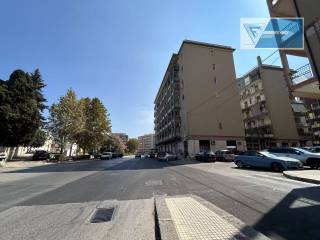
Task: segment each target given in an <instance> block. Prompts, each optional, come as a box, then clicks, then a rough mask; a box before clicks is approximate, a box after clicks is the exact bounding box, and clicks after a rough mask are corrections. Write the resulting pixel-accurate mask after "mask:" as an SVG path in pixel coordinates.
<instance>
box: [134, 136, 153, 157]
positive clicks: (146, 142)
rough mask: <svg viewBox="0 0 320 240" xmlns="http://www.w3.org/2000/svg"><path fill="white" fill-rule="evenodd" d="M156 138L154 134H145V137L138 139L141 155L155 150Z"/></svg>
mask: <svg viewBox="0 0 320 240" xmlns="http://www.w3.org/2000/svg"><path fill="white" fill-rule="evenodd" d="M154 138H155V136H154V134H153V133H150V134H145V135H143V136H139V137H138V141H139V146H138V152H139V153H150V152H152V151H153V150H154V148H155V144H154V140H155V139H154Z"/></svg>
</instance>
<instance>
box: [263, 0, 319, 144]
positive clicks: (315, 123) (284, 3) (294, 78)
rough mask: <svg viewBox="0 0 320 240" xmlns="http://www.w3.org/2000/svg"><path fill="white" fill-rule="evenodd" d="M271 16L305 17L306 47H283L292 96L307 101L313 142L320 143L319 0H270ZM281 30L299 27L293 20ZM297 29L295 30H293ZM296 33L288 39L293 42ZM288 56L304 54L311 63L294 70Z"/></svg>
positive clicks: (301, 55)
mask: <svg viewBox="0 0 320 240" xmlns="http://www.w3.org/2000/svg"><path fill="white" fill-rule="evenodd" d="M266 1H267V4H268V8H269V12H270V16H271V17H282V18H285V17H289V18H291V17H299V18H303V20H304V29H303V33H304V48H303V49H280V50H279V53H280V58H281V62H282V66H283V68H284V76H285V80H286V82H287V86H288V89H289V93H290V94H291V96H292V97H300V99H301V100H302V101H304V102H305V103H306V106H307V109H308V112H309V118H308V122H309V124H310V125H311V128H312V133H313V144H317V145H319V144H320V116H319V99H320V90H319V84H320V54H319V53H320V18H319V16H320V15H319V9H320V1H319V0H266ZM274 27H275V28H278V29H279V30H283V29H284V30H287V29H293V30H294V29H295V28H296V26H294V25H293V24H292V23H289V24H288V25H287V26H282V28H283V29H281V28H280V27H279V26H274ZM293 32H294V31H293ZM294 36H295V35H292V37H289V38H288V39H287V40H286V41H288V42H290V41H291V39H292V38H294ZM288 56H295V57H302V58H305V60H307V61H306V62H308V63H307V64H305V63H304V64H303V65H302V66H298V67H297V66H295V69H293V71H292V67H291V63H290V58H288Z"/></svg>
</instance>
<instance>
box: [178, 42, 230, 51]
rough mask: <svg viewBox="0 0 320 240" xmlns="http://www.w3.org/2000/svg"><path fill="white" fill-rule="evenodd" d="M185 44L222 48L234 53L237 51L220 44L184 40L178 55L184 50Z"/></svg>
mask: <svg viewBox="0 0 320 240" xmlns="http://www.w3.org/2000/svg"><path fill="white" fill-rule="evenodd" d="M184 44H193V45H198V46H204V47H212V48H221V49H226V50H232V51H234V50H235V49H234V48H232V47H230V46H225V45H220V44H213V43H206V42H199V41H193V40H188V39H185V40H183V42H182V44H181V46H180V49H179V51H178V53H179V52H180V50H181V48H182V46H183V45H184Z"/></svg>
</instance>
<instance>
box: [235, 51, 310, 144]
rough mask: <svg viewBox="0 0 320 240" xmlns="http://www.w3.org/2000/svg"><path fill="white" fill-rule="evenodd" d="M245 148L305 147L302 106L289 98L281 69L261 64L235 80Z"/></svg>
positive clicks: (307, 137)
mask: <svg viewBox="0 0 320 240" xmlns="http://www.w3.org/2000/svg"><path fill="white" fill-rule="evenodd" d="M237 81H238V85H239V88H240V98H241V101H240V105H241V110H242V116H243V121H244V126H245V133H246V142H247V148H248V149H250V150H260V149H264V148H268V147H282V146H309V145H311V139H312V133H311V131H310V127H309V124H308V122H307V108H306V105H305V104H304V103H303V102H301V101H298V100H294V99H292V98H290V96H289V92H288V88H287V85H286V82H285V79H284V74H283V68H281V67H278V66H272V65H264V64H261V59H260V57H258V67H256V68H255V69H253V70H251V71H250V72H249V73H247V74H245V75H244V76H242V77H241V78H239V79H238V80H237Z"/></svg>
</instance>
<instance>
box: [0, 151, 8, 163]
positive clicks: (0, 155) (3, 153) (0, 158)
mask: <svg viewBox="0 0 320 240" xmlns="http://www.w3.org/2000/svg"><path fill="white" fill-rule="evenodd" d="M6 157H7V155H6V153H5V152H0V161H2V160H4V159H6Z"/></svg>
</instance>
